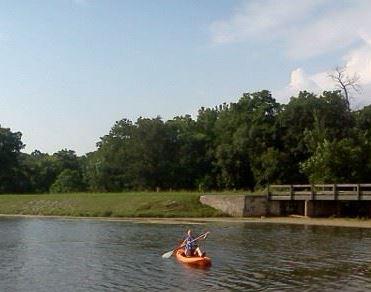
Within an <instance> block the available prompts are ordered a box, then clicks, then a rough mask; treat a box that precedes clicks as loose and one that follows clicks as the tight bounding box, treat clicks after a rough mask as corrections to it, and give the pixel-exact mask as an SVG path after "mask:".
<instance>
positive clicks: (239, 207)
mask: <svg viewBox="0 0 371 292" xmlns="http://www.w3.org/2000/svg"><path fill="white" fill-rule="evenodd" d="M200 202H201V203H202V204H205V205H208V206H210V207H213V208H215V209H218V210H220V211H222V212H224V213H226V214H228V215H231V216H233V217H260V216H279V215H280V210H281V207H280V202H275V201H268V200H267V197H266V196H264V195H253V196H252V195H248V196H246V195H204V196H201V197H200Z"/></svg>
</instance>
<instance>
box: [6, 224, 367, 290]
mask: <svg viewBox="0 0 371 292" xmlns="http://www.w3.org/2000/svg"><path fill="white" fill-rule="evenodd" d="M188 227H192V228H193V229H194V230H195V233H201V232H203V231H205V230H210V231H211V235H210V237H209V238H208V240H207V244H206V249H207V252H208V255H210V256H211V258H212V261H213V265H212V267H211V268H210V269H206V270H202V269H194V268H190V267H188V266H184V265H183V264H180V263H178V262H176V261H175V259H174V258H171V259H167V260H166V259H163V258H161V254H162V253H164V252H166V251H168V250H170V249H171V248H172V247H173V246H174V245H176V243H177V242H176V241H177V240H178V239H179V238H180V237H181V235H182V234H183V233H184V232H185V230H186V229H187V228H188ZM370 247H371V231H370V230H368V229H357V228H339V227H316V226H296V225H295V226H294V225H271V224H254V223H246V224H243V223H241V224H236V223H234V224H232V223H229V224H227V223H214V224H207V225H194V226H187V225H181V224H180V225H165V224H138V223H130V222H108V221H94V220H57V219H5V218H4V219H0V261H1V265H0V291H128V290H129V291H130V290H135V291H141V290H150V291H153V290H170V291H180V290H183V291H184V290H188V291H212V290H216V291H226V290H241V291H242V290H243V291H320V290H322V291H337V290H341V291H371V252H370Z"/></svg>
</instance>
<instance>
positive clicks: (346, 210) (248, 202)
mask: <svg viewBox="0 0 371 292" xmlns="http://www.w3.org/2000/svg"><path fill="white" fill-rule="evenodd" d="M200 202H201V203H202V204H205V205H208V206H210V207H213V208H215V209H218V210H220V211H222V212H224V213H226V214H228V215H230V216H233V217H260V216H287V215H291V214H298V215H304V216H308V217H329V216H351V217H354V216H357V215H359V216H365V217H366V216H368V217H371V202H366V201H359V202H357V201H356V202H344V201H301V200H300V201H268V200H267V197H266V196H264V195H204V196H201V197H200Z"/></svg>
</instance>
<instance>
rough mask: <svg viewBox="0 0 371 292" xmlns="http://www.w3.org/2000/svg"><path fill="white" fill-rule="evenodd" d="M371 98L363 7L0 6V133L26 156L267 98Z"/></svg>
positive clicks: (370, 9) (163, 0) (314, 1)
mask: <svg viewBox="0 0 371 292" xmlns="http://www.w3.org/2000/svg"><path fill="white" fill-rule="evenodd" d="M336 65H341V66H343V65H344V66H346V67H347V70H348V71H349V74H353V73H354V72H357V73H359V74H360V75H361V77H362V85H363V87H364V91H363V93H362V97H357V98H355V99H356V100H355V102H354V104H355V106H357V105H358V104H359V105H361V104H362V105H363V104H367V103H369V99H371V98H370V95H369V93H371V90H369V88H370V84H371V80H370V79H371V4H370V1H361V0H360V1H357V0H355V1H332V0H323V1H319V0H304V1H298V2H296V1H289V0H281V1H275V0H267V1H264V0H261V1H231V0H225V1H223V0H218V1H214V0H203V1H190V0H187V1H186V0H182V1H181V0H157V1H152V0H151V1H150V0H147V1H144V0H143V1H140V0H135V1H134V0H132V1H125V0H122V1H109V0H107V1H100V0H45V1H41V0H39V1H33V0H29V1H0V124H1V126H3V127H10V128H11V129H12V131H21V132H22V133H23V139H22V140H23V142H24V143H25V144H26V145H27V146H26V148H25V151H26V152H31V151H33V150H34V149H39V150H41V151H43V152H49V153H53V152H55V151H58V150H60V149H62V148H68V149H73V150H76V151H77V153H78V154H84V153H86V152H89V151H93V150H95V143H96V142H97V141H98V140H99V137H101V136H103V135H105V134H107V133H108V131H109V129H110V128H111V126H112V125H113V124H114V122H115V121H117V120H119V119H122V118H129V119H131V120H135V119H136V118H137V117H139V116H144V117H155V116H157V115H160V116H161V117H163V118H164V119H169V118H172V117H174V116H176V115H183V114H187V113H189V114H193V115H195V114H196V112H197V110H198V109H199V108H200V107H201V106H215V105H218V104H220V103H222V102H231V101H236V100H238V97H239V96H241V94H242V93H243V92H252V91H256V90H261V89H269V90H272V92H273V94H274V96H275V97H276V98H277V99H278V100H279V101H280V102H286V101H287V100H288V98H289V97H290V96H291V95H293V94H295V93H296V92H297V91H298V90H300V89H308V90H312V91H315V92H319V91H321V90H323V89H327V88H329V89H331V88H333V84H331V82H330V81H329V80H328V78H327V74H328V72H329V70H331V69H333V68H334V67H335V66H336Z"/></svg>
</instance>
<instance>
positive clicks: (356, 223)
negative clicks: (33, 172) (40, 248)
mask: <svg viewBox="0 0 371 292" xmlns="http://www.w3.org/2000/svg"><path fill="white" fill-rule="evenodd" d="M0 218H25V219H26V218H36V219H62V220H99V221H115V222H134V223H147V224H206V223H269V224H293V225H310V226H331V227H352V228H369V229H371V219H366V220H362V219H354V218H306V217H262V218H252V217H248V218H247V217H245V218H244V217H205V218H200V217H199V218H187V217H178V218H156V217H76V216H49V215H23V214H0Z"/></svg>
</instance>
